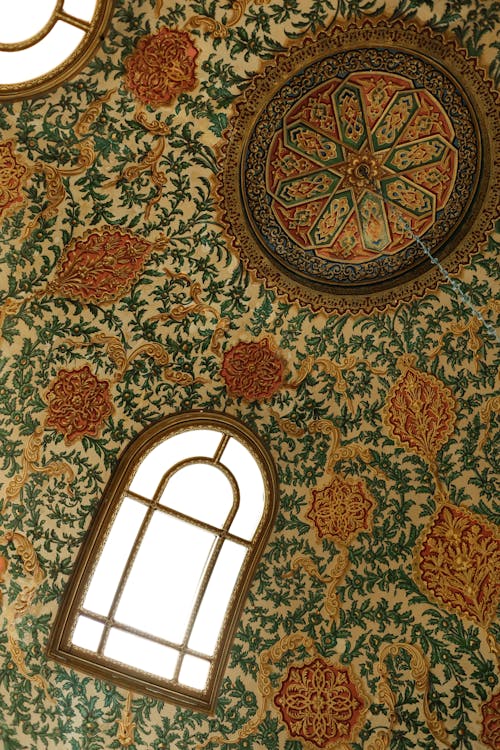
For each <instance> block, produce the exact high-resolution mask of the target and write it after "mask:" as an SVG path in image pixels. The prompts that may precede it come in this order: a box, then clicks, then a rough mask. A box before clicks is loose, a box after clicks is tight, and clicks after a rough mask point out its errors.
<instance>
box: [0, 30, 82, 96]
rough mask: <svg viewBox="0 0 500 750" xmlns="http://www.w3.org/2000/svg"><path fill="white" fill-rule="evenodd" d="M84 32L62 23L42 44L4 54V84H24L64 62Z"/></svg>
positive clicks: (0, 56)
mask: <svg viewBox="0 0 500 750" xmlns="http://www.w3.org/2000/svg"><path fill="white" fill-rule="evenodd" d="M83 36H84V32H83V31H82V30H81V29H77V28H76V27H75V26H69V25H68V24H67V23H64V22H63V21H58V22H57V23H56V25H55V26H54V28H53V29H52V30H51V31H49V33H48V34H47V36H45V37H44V38H43V39H42V40H41V41H40V42H38V44H35V45H34V46H33V47H28V49H23V50H19V51H17V52H0V84H8V83H21V82H23V81H30V80H31V79H32V78H37V77H38V76H41V75H44V73H48V72H49V71H51V70H53V69H54V68H55V67H57V66H58V65H60V64H61V63H63V62H64V61H65V60H66V59H67V58H68V57H69V56H70V55H71V53H72V52H74V50H75V49H76V48H77V47H78V45H79V44H80V42H81V41H82V39H83Z"/></svg>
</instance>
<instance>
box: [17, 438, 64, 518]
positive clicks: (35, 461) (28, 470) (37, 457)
mask: <svg viewBox="0 0 500 750" xmlns="http://www.w3.org/2000/svg"><path fill="white" fill-rule="evenodd" d="M43 431H44V428H43V427H42V426H39V427H37V428H36V429H35V431H34V433H33V435H31V437H29V438H28V440H27V442H26V444H25V446H24V450H23V457H22V462H21V467H22V468H21V472H20V474H18V475H17V476H15V477H14V478H13V479H11V481H10V482H9V484H8V485H7V487H6V490H5V501H4V506H3V508H4V510H5V508H6V506H7V503H8V502H12V501H13V500H15V499H16V498H17V497H18V495H19V493H20V492H21V490H22V488H23V487H24V485H25V484H26V482H27V481H28V479H29V477H30V476H31V474H46V475H47V476H49V477H65V478H66V492H67V493H68V495H70V496H71V495H72V494H73V490H72V489H71V483H72V482H73V479H74V473H73V469H72V468H71V466H70V465H69V464H68V463H66V461H60V460H53V461H48V462H47V463H46V464H40V461H41V454H42V435H43Z"/></svg>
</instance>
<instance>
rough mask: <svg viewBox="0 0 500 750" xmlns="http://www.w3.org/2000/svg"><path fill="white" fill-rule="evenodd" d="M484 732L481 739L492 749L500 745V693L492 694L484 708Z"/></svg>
mask: <svg viewBox="0 0 500 750" xmlns="http://www.w3.org/2000/svg"><path fill="white" fill-rule="evenodd" d="M482 712H483V733H482V735H481V740H482V741H483V742H484V744H485V745H488V746H489V747H491V748H492V750H498V748H499V747H500V693H496V694H495V695H492V696H491V698H490V700H489V701H488V703H485V704H484V705H483V708H482Z"/></svg>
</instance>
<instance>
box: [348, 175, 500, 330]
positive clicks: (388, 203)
mask: <svg viewBox="0 0 500 750" xmlns="http://www.w3.org/2000/svg"><path fill="white" fill-rule="evenodd" d="M359 171H360V172H362V175H363V177H365V179H368V180H369V182H370V185H371V189H372V190H373V192H374V193H376V194H377V195H378V196H379V197H380V198H382V200H383V201H384V203H385V205H386V206H390V207H391V208H392V209H393V210H394V211H395V213H396V214H397V217H398V221H399V222H400V223H401V225H402V227H403V229H404V231H405V232H406V234H408V235H409V236H410V237H411V238H412V239H413V240H414V241H415V242H416V243H417V245H418V246H419V247H420V248H421V250H423V251H424V253H425V254H426V255H427V257H428V258H429V260H430V262H431V263H432V264H433V265H434V266H437V267H438V268H439V270H440V272H441V274H442V275H443V277H444V278H445V279H446V281H447V282H448V283H449V284H450V286H451V288H452V289H453V291H454V292H455V294H456V295H457V297H458V298H459V299H460V300H461V301H462V302H463V303H464V304H465V305H466V307H468V308H469V309H470V311H471V312H472V314H473V315H474V317H476V318H477V319H478V320H479V322H480V323H481V324H482V325H483V326H484V327H485V329H486V331H487V332H488V334H489V335H490V336H491V337H492V338H493V339H495V341H497V343H499V344H500V336H499V335H498V333H497V332H496V330H495V328H494V327H493V326H492V324H491V323H489V322H488V321H487V320H486V319H485V317H484V315H483V313H482V312H481V310H479V309H478V308H477V307H476V305H475V304H474V302H473V301H472V299H471V298H470V296H469V295H468V294H467V292H465V291H464V290H463V288H462V286H461V285H460V284H459V283H458V281H457V280H456V279H454V278H452V277H451V276H450V274H449V273H448V271H447V270H446V268H444V266H443V265H442V264H441V263H440V262H439V260H438V259H437V258H436V257H435V256H434V255H433V254H432V253H431V251H430V250H429V248H428V247H427V245H426V244H425V242H423V240H422V239H421V238H420V237H419V236H418V235H417V234H415V232H414V231H413V229H412V228H411V225H410V224H409V222H408V221H407V220H406V219H405V217H404V216H403V215H402V214H401V211H400V210H399V206H398V205H397V204H394V203H393V202H392V201H388V200H387V198H386V197H385V195H383V193H382V192H381V191H380V190H379V188H378V187H377V185H376V183H375V181H374V180H371V179H370V177H369V172H368V168H367V167H366V166H365V165H362V166H361V167H360V169H359Z"/></svg>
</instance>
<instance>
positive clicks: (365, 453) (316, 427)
mask: <svg viewBox="0 0 500 750" xmlns="http://www.w3.org/2000/svg"><path fill="white" fill-rule="evenodd" d="M308 429H309V432H310V434H311V435H315V434H317V433H324V434H325V435H329V436H330V438H331V442H330V449H329V452H328V459H327V462H326V469H325V471H326V472H329V473H333V472H334V471H335V464H336V463H337V462H338V461H345V460H352V459H353V458H359V459H361V461H363V463H365V464H367V466H369V467H370V468H371V469H372V470H373V471H374V472H375V474H377V475H380V474H382V475H383V472H381V470H380V469H379V468H378V467H376V466H373V465H372V464H373V455H372V452H371V450H370V449H369V448H365V446H363V445H358V444H356V443H350V444H349V445H342V444H341V439H340V437H341V436H340V430H339V429H338V428H337V427H335V425H334V424H333V422H331V421H330V420H329V419H318V420H315V421H314V422H311V423H310V424H309V428H308Z"/></svg>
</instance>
